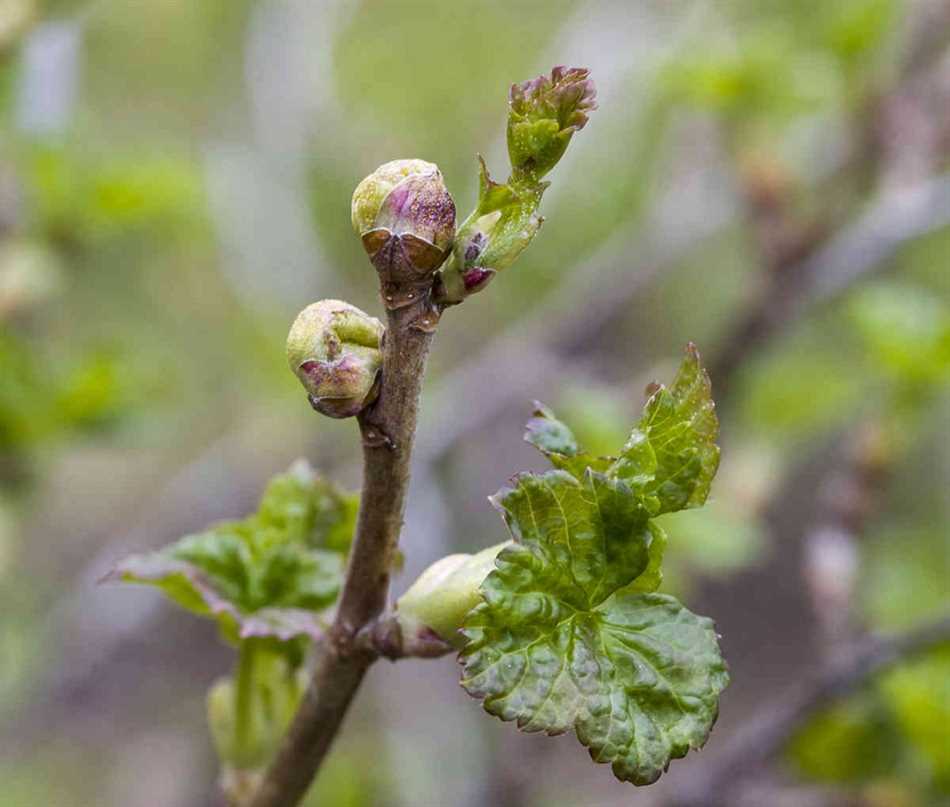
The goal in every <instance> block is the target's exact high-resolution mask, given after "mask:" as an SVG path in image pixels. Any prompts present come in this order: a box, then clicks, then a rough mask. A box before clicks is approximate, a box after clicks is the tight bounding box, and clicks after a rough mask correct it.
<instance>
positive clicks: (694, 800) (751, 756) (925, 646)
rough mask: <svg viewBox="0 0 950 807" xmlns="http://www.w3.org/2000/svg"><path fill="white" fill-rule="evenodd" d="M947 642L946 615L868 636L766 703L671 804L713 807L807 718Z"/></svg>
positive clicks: (949, 625)
mask: <svg viewBox="0 0 950 807" xmlns="http://www.w3.org/2000/svg"><path fill="white" fill-rule="evenodd" d="M947 642H950V615H945V616H943V617H941V618H939V619H936V620H934V621H933V622H929V623H927V624H925V625H923V626H921V627H918V628H915V629H913V630H910V631H907V632H906V633H899V634H894V635H891V636H885V637H875V636H871V637H868V638H867V639H866V640H864V641H863V642H861V643H860V644H859V645H857V646H856V647H855V649H854V651H853V652H852V653H850V654H849V655H848V656H847V657H842V658H839V659H837V660H835V661H833V662H831V663H829V664H828V666H826V667H825V668H823V669H821V670H819V671H818V672H817V673H816V674H815V675H814V676H812V677H811V678H809V679H807V680H806V681H804V682H803V683H802V684H801V685H799V686H798V687H796V688H795V689H794V690H792V691H791V692H789V693H788V694H787V695H786V696H785V697H784V698H782V699H780V700H778V701H776V702H774V703H769V704H768V706H767V708H765V709H763V710H762V713H761V715H760V716H759V717H758V718H754V719H753V720H752V721H751V722H750V723H748V724H747V725H746V727H745V728H744V729H743V730H741V731H740V732H739V733H737V734H736V735H735V737H734V738H733V739H732V742H731V743H730V745H729V746H728V748H727V749H726V750H725V751H724V752H723V754H721V755H720V756H719V758H718V759H717V760H716V761H715V762H714V763H713V764H712V766H710V767H709V768H708V769H707V770H706V771H705V772H704V773H703V774H702V775H701V776H700V777H698V778H697V779H696V780H694V781H693V782H692V783H691V784H690V786H689V788H688V790H687V791H685V792H684V793H682V794H681V795H679V796H678V797H675V798H674V799H673V800H672V802H671V804H673V805H675V807H700V805H702V807H715V806H716V805H719V804H723V805H725V804H731V802H730V800H729V797H730V794H731V793H732V792H733V791H734V789H735V788H736V786H737V785H738V784H739V783H740V782H741V781H742V780H744V779H746V778H747V776H748V775H749V774H750V773H752V772H755V771H758V770H760V769H761V768H762V766H763V765H764V764H766V763H768V762H769V761H770V760H772V759H773V758H774V757H775V756H776V755H777V754H778V753H779V752H781V750H782V749H783V748H784V747H785V744H786V743H787V741H788V740H789V738H790V737H791V736H792V735H793V734H794V733H795V731H796V730H797V729H799V728H800V727H801V726H802V725H803V724H804V723H805V722H806V721H807V720H808V718H809V717H811V716H812V715H813V714H815V713H816V712H818V711H820V710H821V709H822V708H824V707H825V706H827V705H828V704H830V703H832V702H834V701H836V700H839V699H840V698H843V697H844V696H846V695H849V694H851V693H852V692H854V691H855V690H857V689H859V688H860V687H861V686H863V685H864V684H865V683H867V682H868V681H869V680H870V679H871V678H873V677H874V676H875V675H877V674H879V673H882V672H884V671H886V670H887V669H889V668H890V667H893V666H894V665H895V664H897V663H899V662H901V661H904V660H905V659H908V658H910V657H911V656H914V655H918V654H920V653H922V652H924V651H926V650H929V649H930V648H932V647H935V646H937V645H940V644H943V643H947Z"/></svg>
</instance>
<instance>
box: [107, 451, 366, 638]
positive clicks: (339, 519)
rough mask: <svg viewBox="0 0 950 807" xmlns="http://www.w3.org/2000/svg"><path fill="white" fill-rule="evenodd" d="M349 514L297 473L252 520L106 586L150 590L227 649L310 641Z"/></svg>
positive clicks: (175, 549)
mask: <svg viewBox="0 0 950 807" xmlns="http://www.w3.org/2000/svg"><path fill="white" fill-rule="evenodd" d="M355 507H356V504H355V497H353V496H350V495H348V494H344V493H342V492H340V491H338V490H337V489H336V488H335V487H333V486H332V485H331V484H330V483H328V482H326V481H325V480H324V479H322V478H321V477H319V476H317V475H316V474H315V473H314V472H313V471H312V470H311V469H310V468H309V466H307V465H306V464H305V463H297V464H296V465H294V466H293V467H292V468H291V469H290V471H288V472H287V473H286V474H281V475H280V476H277V477H275V478H274V479H273V480H272V481H271V482H270V484H269V485H268V487H267V490H266V491H265V493H264V495H263V497H262V499H261V504H260V507H259V509H258V511H257V512H256V513H254V514H252V515H250V516H248V517H247V518H246V519H244V520H242V521H230V522H223V523H221V524H218V525H216V526H214V527H212V528H211V529H209V530H207V531H206V532H203V533H198V534H196V535H188V536H185V537H184V538H182V539H181V540H179V541H177V542H175V543H173V544H171V545H170V546H167V547H165V548H164V549H161V550H159V551H157V552H151V553H147V554H143V555H133V556H132V557H129V558H126V559H125V560H123V561H122V562H120V563H119V564H117V565H116V567H115V569H114V570H113V571H112V572H111V573H110V575H108V576H107V579H118V580H123V581H126V582H133V583H145V584H149V585H154V586H156V587H158V588H159V589H161V590H162V591H163V592H164V593H165V594H166V596H168V597H169V598H170V599H171V600H172V601H173V602H175V603H177V604H178V605H180V606H182V607H183V608H185V609H187V610H189V611H191V612H193V613H195V614H198V615H199V616H211V617H214V618H215V619H216V620H217V621H218V624H219V626H220V628H221V632H222V634H223V635H224V636H225V637H226V638H228V639H230V640H231V641H237V640H239V639H245V638H248V637H252V636H253V637H261V638H264V637H271V638H273V639H275V640H277V641H278V642H290V641H291V640H293V639H295V638H297V637H304V636H308V637H312V638H316V637H318V636H320V635H322V633H323V629H324V619H323V617H322V616H321V613H320V612H321V611H323V610H324V609H326V608H327V607H329V606H330V605H332V604H333V602H334V601H335V600H336V597H337V594H338V593H339V588H340V584H341V581H342V576H343V568H344V562H345V554H344V552H343V551H342V550H343V549H345V548H346V547H347V546H348V545H349V540H350V536H351V534H352V529H353V523H354V515H355ZM288 652H292V653H293V654H295V655H296V654H297V650H296V648H288Z"/></svg>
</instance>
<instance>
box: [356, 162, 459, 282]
mask: <svg viewBox="0 0 950 807" xmlns="http://www.w3.org/2000/svg"><path fill="white" fill-rule="evenodd" d="M353 228H354V229H355V230H356V232H357V234H358V235H359V236H360V238H362V240H363V248H364V249H365V250H366V253H367V254H368V255H369V257H370V260H371V261H372V262H373V266H375V267H376V270H377V271H378V272H379V274H380V277H381V278H382V279H383V281H384V282H387V283H396V284H403V283H407V282H409V283H412V282H417V281H423V280H425V279H427V278H429V277H431V276H432V274H433V273H434V272H435V271H436V269H438V268H439V267H440V266H441V265H442V263H443V262H444V261H445V259H446V257H447V256H448V254H449V250H450V248H451V246H452V240H453V239H454V238H455V202H454V201H452V197H451V195H449V192H448V190H446V187H445V183H444V182H443V180H442V172H441V171H439V168H438V166H436V165H435V164H434V163H429V162H425V161H424V160H393V161H392V162H388V163H386V164H385V165H381V166H380V167H379V168H377V169H376V170H375V171H374V172H373V173H372V174H370V175H369V176H368V177H366V179H364V180H363V181H362V182H360V184H359V185H357V187H356V190H355V191H354V193H353Z"/></svg>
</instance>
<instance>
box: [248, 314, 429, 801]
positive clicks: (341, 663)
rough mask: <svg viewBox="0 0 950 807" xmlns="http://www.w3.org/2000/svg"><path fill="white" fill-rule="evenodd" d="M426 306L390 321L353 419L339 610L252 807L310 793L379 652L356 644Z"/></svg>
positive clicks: (413, 391) (395, 485) (396, 491)
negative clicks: (363, 409) (373, 377)
mask: <svg viewBox="0 0 950 807" xmlns="http://www.w3.org/2000/svg"><path fill="white" fill-rule="evenodd" d="M425 304H426V303H425V302H424V301H422V300H420V301H419V302H418V303H416V304H413V305H409V306H407V307H404V308H398V309H395V310H390V311H389V312H388V320H389V322H388V329H387V331H386V339H385V344H384V347H383V375H382V386H381V389H380V395H379V400H378V401H377V402H376V404H375V405H374V406H373V408H372V409H371V410H369V412H368V413H364V415H363V416H361V418H360V429H361V431H362V434H363V469H364V470H363V489H362V497H361V500H360V512H359V518H358V522H357V527H356V537H355V540H354V543H353V549H352V552H351V555H350V561H349V566H348V568H347V572H346V579H345V581H344V584H343V593H342V594H341V596H340V606H339V609H338V611H337V616H336V619H335V621H334V624H333V627H332V628H331V630H330V635H329V637H328V639H327V640H326V641H324V642H321V643H320V644H319V646H318V648H317V658H316V663H315V665H314V670H313V677H312V679H311V682H310V685H309V686H308V688H307V691H306V693H305V694H304V697H303V701H302V702H301V705H300V707H299V709H298V711H297V714H296V716H295V717H294V720H293V722H292V724H291V726H290V729H289V730H288V732H287V735H286V736H285V737H284V740H283V742H282V743H281V747H280V749H279V751H278V753H277V756H276V758H275V759H274V761H273V763H272V764H271V766H270V768H269V769H268V771H267V773H266V774H265V776H264V778H263V780H262V782H261V785H260V787H259V788H258V791H257V793H256V794H255V797H254V798H253V799H252V800H251V802H250V807H293V805H296V804H297V803H298V802H299V801H300V799H301V798H303V796H304V794H305V793H306V791H307V788H308V787H309V786H310V783H311V781H312V780H313V777H314V775H315V774H316V772H317V770H318V769H319V767H320V764H321V763H322V762H323V759H324V757H325V756H326V754H327V751H328V750H329V748H330V745H331V744H332V742H333V739H334V737H335V736H336V734H337V732H338V731H339V728H340V725H341V723H342V722H343V718H344V716H345V715H346V712H347V709H348V708H349V706H350V702H351V701H352V699H353V696H354V694H355V693H356V690H357V689H358V688H359V685H360V683H361V682H362V680H363V676H364V674H365V673H366V670H367V668H368V667H369V665H370V664H372V662H373V661H374V660H375V659H376V658H377V657H378V652H377V651H376V650H375V649H374V648H373V647H370V646H367V643H366V642H365V641H363V640H362V638H361V635H365V631H366V630H367V629H370V628H371V626H372V625H373V623H374V622H375V620H376V619H377V618H378V617H379V616H380V615H381V614H382V611H383V609H384V607H385V605H386V599H387V594H388V591H389V578H390V572H391V568H392V561H393V556H394V553H395V550H396V546H397V543H398V541H399V533H400V530H401V528H402V520H403V510H404V507H405V501H406V491H407V490H408V487H409V459H410V454H411V451H412V443H413V438H414V437H415V431H416V418H417V412H418V406H419V393H420V390H421V388H422V381H423V377H424V374H425V364H426V357H427V356H428V353H429V346H430V343H431V341H432V333H428V332H425V331H422V330H418V329H416V328H414V327H413V322H414V321H416V320H417V319H418V318H419V317H420V315H421V311H422V306H424V305H425Z"/></svg>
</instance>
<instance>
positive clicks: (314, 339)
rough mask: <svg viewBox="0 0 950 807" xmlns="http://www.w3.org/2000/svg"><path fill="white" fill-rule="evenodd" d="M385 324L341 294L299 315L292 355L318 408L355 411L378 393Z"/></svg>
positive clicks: (342, 414) (338, 414)
mask: <svg viewBox="0 0 950 807" xmlns="http://www.w3.org/2000/svg"><path fill="white" fill-rule="evenodd" d="M383 331H384V329H383V324H382V323H381V322H380V321H379V320H378V319H376V318H375V317H371V316H369V314H366V313H364V312H363V311H360V309H358V308H357V307H356V306H353V305H350V304H349V303H345V302H342V301H341V300H321V301H320V302H317V303H313V304H312V305H309V306H307V307H306V308H305V309H304V310H303V311H301V312H300V315H299V316H298V317H297V319H296V320H294V324H293V325H292V326H291V328H290V334H289V335H288V337H287V360H288V362H289V363H290V369H291V370H292V371H293V372H294V375H296V376H297V378H299V379H300V383H301V384H303V386H304V389H305V390H307V394H308V396H309V399H310V403H311V405H312V406H313V408H314V409H316V410H317V411H318V412H320V413H322V414H324V415H329V416H330V417H335V418H346V417H352V416H353V415H356V414H358V413H359V412H360V411H361V410H362V409H364V408H365V407H367V406H369V404H371V403H372V402H373V401H374V400H375V398H376V394H377V391H378V390H377V377H378V375H379V370H380V367H381V365H382V353H381V351H380V345H381V341H382V338H383Z"/></svg>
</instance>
